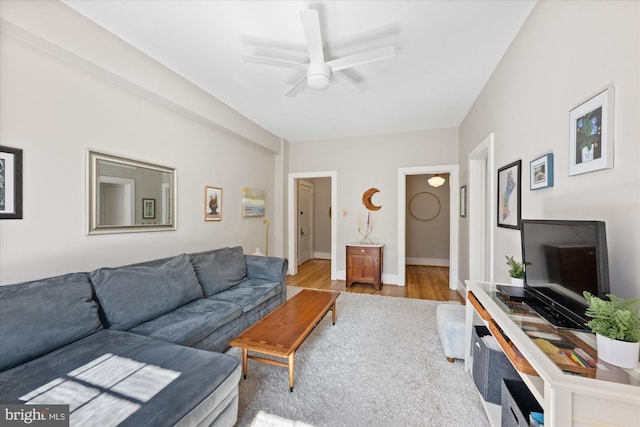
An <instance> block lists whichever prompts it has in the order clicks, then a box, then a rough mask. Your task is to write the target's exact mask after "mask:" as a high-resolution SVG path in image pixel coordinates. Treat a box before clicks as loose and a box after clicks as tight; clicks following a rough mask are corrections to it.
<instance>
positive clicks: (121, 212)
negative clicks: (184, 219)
mask: <svg viewBox="0 0 640 427" xmlns="http://www.w3.org/2000/svg"><path fill="white" fill-rule="evenodd" d="M176 175H177V174H176V170H175V168H170V167H166V166H160V165H155V164H152V163H147V162H142V161H139V160H132V159H127V158H124V157H119V156H114V155H110V154H104V153H99V152H96V151H92V150H88V151H87V234H109V233H132V232H141V231H168V230H175V229H176V212H177V209H176V188H177V186H176V182H177V176H176Z"/></svg>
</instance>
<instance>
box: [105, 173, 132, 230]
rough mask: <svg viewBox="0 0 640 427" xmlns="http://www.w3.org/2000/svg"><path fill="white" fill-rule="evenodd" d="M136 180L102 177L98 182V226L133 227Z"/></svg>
mask: <svg viewBox="0 0 640 427" xmlns="http://www.w3.org/2000/svg"><path fill="white" fill-rule="evenodd" d="M134 188H135V180H133V179H130V178H120V177H115V176H100V177H99V180H98V194H97V199H98V210H99V218H100V222H99V224H98V225H115V226H118V225H133V224H134V221H135V199H134V198H135V192H134Z"/></svg>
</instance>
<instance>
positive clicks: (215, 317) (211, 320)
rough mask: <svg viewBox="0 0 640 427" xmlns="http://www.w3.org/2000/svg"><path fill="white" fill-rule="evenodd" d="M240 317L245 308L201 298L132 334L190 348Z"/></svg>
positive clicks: (133, 330) (164, 315)
mask: <svg viewBox="0 0 640 427" xmlns="http://www.w3.org/2000/svg"><path fill="white" fill-rule="evenodd" d="M241 314H242V307H240V306H239V305H236V304H233V303H231V302H224V301H210V300H206V299H198V300H195V301H193V302H190V303H189V304H186V305H183V306H182V307H180V308H178V309H176V310H173V311H171V312H169V313H167V314H163V315H162V316H160V317H158V318H155V319H153V320H149V321H148V322H144V323H142V324H140V325H138V326H136V327H134V328H131V329H129V332H135V333H136V334H140V335H145V336H148V337H151V338H157V339H161V340H164V341H169V342H172V343H176V344H182V345H189V346H191V345H193V344H195V343H196V342H198V341H200V340H202V339H203V338H204V337H206V336H208V335H210V334H211V333H213V332H214V331H216V330H217V329H219V328H220V327H222V326H224V325H226V324H227V323H229V322H230V321H232V320H233V319H236V318H238V317H240V315H241Z"/></svg>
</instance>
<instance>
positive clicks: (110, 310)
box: [90, 254, 203, 331]
mask: <svg viewBox="0 0 640 427" xmlns="http://www.w3.org/2000/svg"><path fill="white" fill-rule="evenodd" d="M90 276H91V281H92V282H93V285H94V286H95V290H96V296H97V297H98V301H99V302H100V305H101V307H102V310H103V311H104V316H105V318H106V320H107V323H108V326H109V328H110V329H117V330H121V331H126V330H127V329H130V328H132V327H134V326H136V325H138V324H140V323H142V322H146V321H147V320H151V319H155V318H156V317H158V316H160V315H162V314H165V313H168V312H170V311H172V310H175V309H176V308H178V307H180V306H182V305H184V304H186V303H188V302H191V301H193V300H195V299H198V298H202V297H203V294H202V288H201V287H200V285H199V284H198V279H197V278H196V275H195V273H194V272H193V267H192V266H191V263H190V262H189V257H188V256H187V255H185V254H182V255H178V256H176V257H174V258H171V259H169V260H167V261H166V262H164V263H163V264H161V265H158V266H144V265H134V266H124V267H116V268H101V269H98V270H95V271H93V272H91V273H90Z"/></svg>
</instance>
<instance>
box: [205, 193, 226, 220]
mask: <svg viewBox="0 0 640 427" xmlns="http://www.w3.org/2000/svg"><path fill="white" fill-rule="evenodd" d="M204 220H205V221H222V188H218V187H209V186H206V187H205V188H204Z"/></svg>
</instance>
